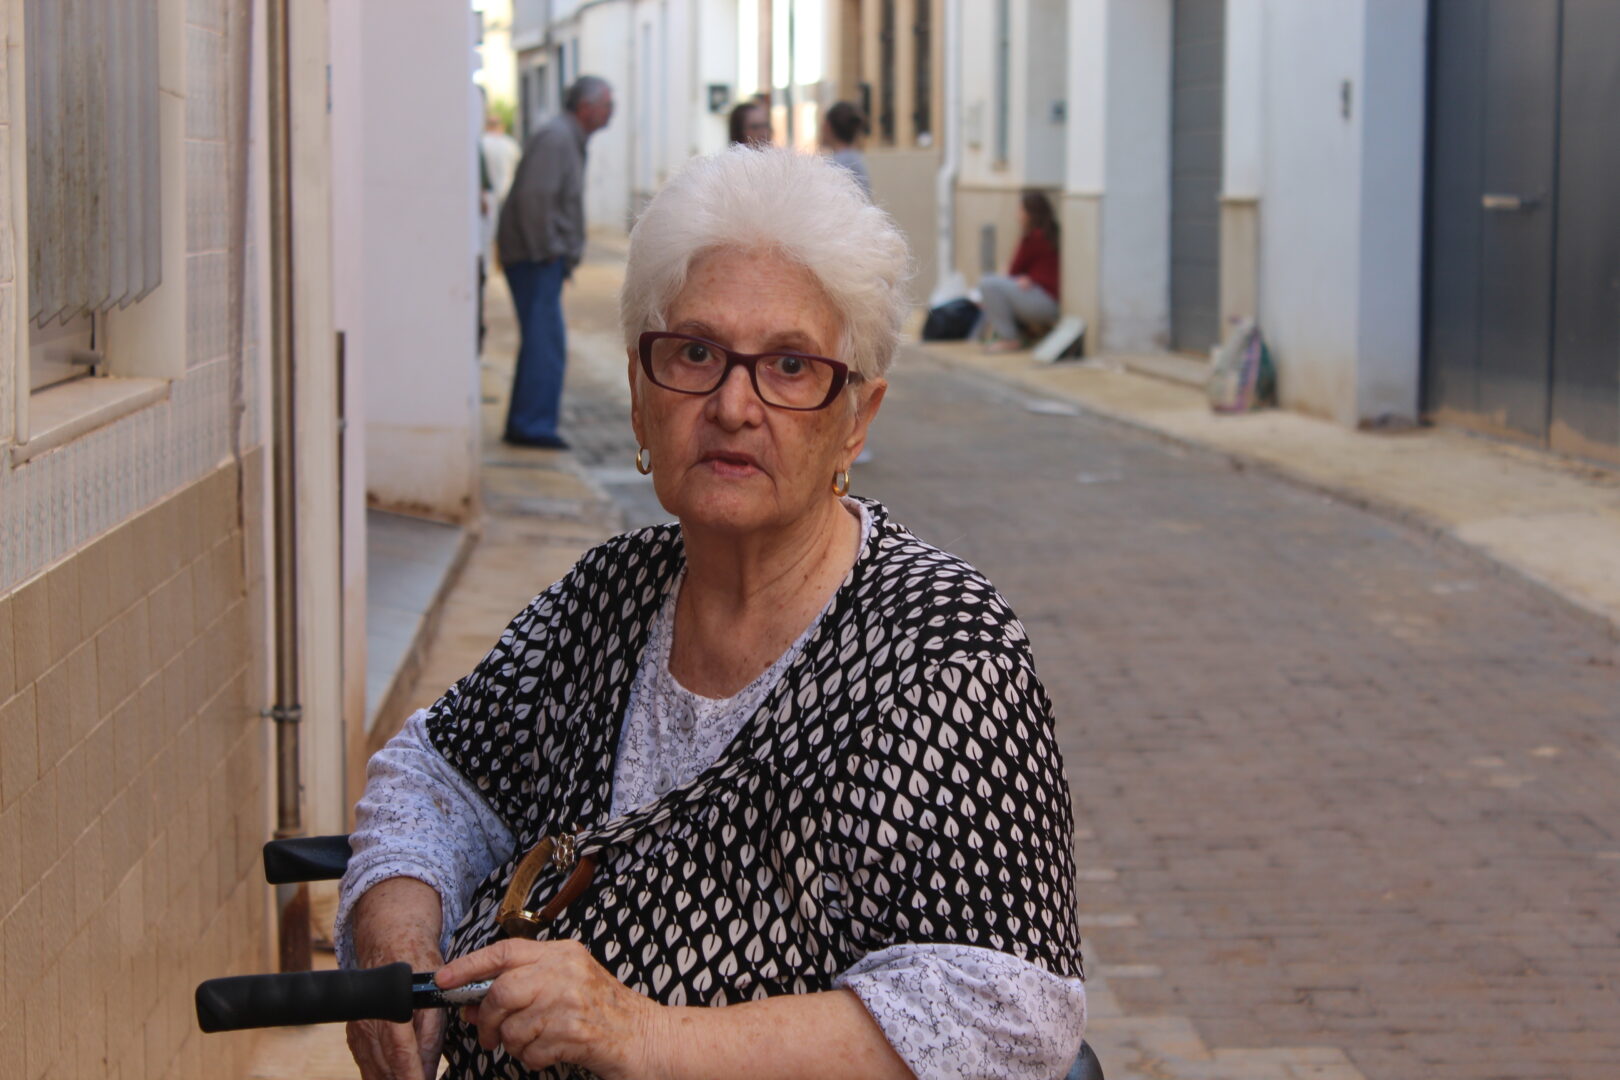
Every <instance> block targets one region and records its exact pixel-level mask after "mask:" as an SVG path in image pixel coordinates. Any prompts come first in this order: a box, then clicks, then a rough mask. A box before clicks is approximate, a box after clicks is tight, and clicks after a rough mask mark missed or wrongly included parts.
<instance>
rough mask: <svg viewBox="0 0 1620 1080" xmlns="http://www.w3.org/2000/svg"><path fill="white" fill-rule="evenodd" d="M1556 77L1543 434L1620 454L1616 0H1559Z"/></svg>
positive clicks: (1576, 450) (1583, 449)
mask: <svg viewBox="0 0 1620 1080" xmlns="http://www.w3.org/2000/svg"><path fill="white" fill-rule="evenodd" d="M1559 76H1560V78H1559V83H1560V93H1559V102H1560V105H1559V118H1558V241H1557V243H1558V255H1557V266H1556V273H1557V278H1556V280H1557V289H1556V295H1555V299H1554V311H1553V382H1552V398H1553V400H1552V422H1551V425H1550V430H1549V432H1548V441H1549V443H1550V444H1551V445H1552V447H1553V448H1554V449H1556V450H1562V451H1564V452H1566V453H1571V454H1581V455H1584V456H1586V457H1595V458H1606V459H1608V460H1620V115H1617V111H1620V4H1617V3H1615V2H1614V0H1564V33H1563V65H1562V70H1561V71H1560V73H1559Z"/></svg>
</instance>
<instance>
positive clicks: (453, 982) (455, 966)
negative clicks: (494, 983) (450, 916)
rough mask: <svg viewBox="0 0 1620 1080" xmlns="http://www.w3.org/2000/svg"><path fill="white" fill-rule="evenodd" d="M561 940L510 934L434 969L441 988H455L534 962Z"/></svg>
mask: <svg viewBox="0 0 1620 1080" xmlns="http://www.w3.org/2000/svg"><path fill="white" fill-rule="evenodd" d="M555 944H559V943H558V942H541V941H523V940H521V939H519V938H506V939H504V940H502V941H497V942H496V943H495V944H493V945H487V946H485V947H484V948H482V949H479V950H478V951H476V952H470V953H468V954H467V955H466V956H458V957H456V958H455V959H454V960H452V961H450V962H449V963H448V964H446V965H444V967H442V968H440V969H439V970H438V971H437V972H435V973H434V976H433V981H434V982H436V983H438V984H439V989H441V990H454V989H455V988H456V987H458V986H464V985H466V984H467V983H470V982H477V981H478V980H479V979H491V978H494V977H495V976H497V975H499V974H500V973H501V972H503V971H508V970H510V969H512V968H514V967H517V966H518V965H519V964H526V963H533V962H534V961H535V960H536V959H537V958H538V957H539V956H540V954H541V953H542V952H543V951H544V949H545V947H546V946H547V945H555Z"/></svg>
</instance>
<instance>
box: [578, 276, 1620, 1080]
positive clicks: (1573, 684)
mask: <svg viewBox="0 0 1620 1080" xmlns="http://www.w3.org/2000/svg"><path fill="white" fill-rule="evenodd" d="M612 271H613V267H612V260H611V259H603V258H601V257H598V259H596V260H593V262H592V263H590V264H588V265H587V266H586V267H584V268H582V276H581V285H580V286H579V287H578V288H577V289H575V290H573V291H572V293H571V295H570V297H569V305H570V308H569V310H570V319H571V325H572V326H573V327H574V328H575V329H574V330H573V332H574V334H575V338H574V340H575V343H576V345H575V362H574V367H573V368H572V369H571V370H570V375H569V379H570V382H569V398H568V405H567V408H568V410H569V415H568V423H567V424H566V425H565V430H566V433H567V435H568V437H569V438H570V439H571V440H572V441H573V443H574V446H575V451H576V457H577V459H578V461H579V463H580V464H581V465H582V466H584V468H585V471H586V473H587V474H588V475H590V476H591V477H592V478H593V479H594V480H595V481H596V482H597V483H598V484H599V485H600V486H602V487H603V488H604V489H605V490H607V491H608V492H610V493H611V494H612V496H613V498H614V501H615V502H616V503H617V504H618V506H619V509H620V510H621V511H622V513H623V514H624V516H625V520H626V522H627V523H629V524H635V523H638V522H641V521H651V520H661V519H662V518H663V517H664V515H663V514H662V512H661V510H660V509H659V508H658V507H657V504H656V501H655V500H654V499H653V498H652V497H651V490H650V484H648V483H647V482H646V481H645V480H643V479H642V478H640V477H638V476H636V475H635V473H634V470H633V469H632V468H631V467H630V465H631V458H632V456H633V454H634V450H635V444H634V442H633V440H632V438H631V436H630V432H629V427H628V422H627V417H626V413H625V400H626V399H625V391H624V359H623V357H624V353H623V351H622V346H620V345H619V344H618V343H617V339H616V336H615V335H616V331H615V330H614V328H613V325H612V315H613V310H612V305H611V299H612V291H611V285H612ZM872 445H873V451H874V455H875V461H874V462H873V463H872V464H871V465H868V466H865V467H863V468H859V469H857V470H856V471H855V480H854V484H855V491H856V492H857V493H859V494H866V495H871V496H874V497H876V498H878V499H880V500H882V501H884V502H885V503H887V504H888V505H889V507H890V508H891V509H892V511H893V512H894V514H895V516H896V517H897V519H898V520H900V521H902V522H905V523H906V524H908V525H909V526H910V527H911V528H912V529H914V530H915V531H916V532H917V533H918V534H919V535H920V536H922V537H923V538H925V539H927V540H930V541H932V542H934V543H936V544H939V545H940V546H942V547H945V548H948V549H950V550H952V551H955V552H958V553H960V554H962V555H964V556H966V557H967V558H969V559H971V560H972V561H973V562H974V563H975V564H977V565H978V566H979V567H980V568H981V569H982V570H984V571H985V572H986V573H987V574H989V575H990V577H991V578H992V580H994V581H995V582H996V583H997V584H998V585H999V587H1000V588H1001V589H1002V591H1003V592H1004V593H1005V594H1006V595H1007V597H1008V598H1009V599H1010V600H1011V601H1012V603H1013V605H1014V607H1015V608H1016V609H1017V611H1018V612H1019V613H1020V615H1021V616H1022V618H1023V620H1024V621H1025V623H1026V624H1027V626H1028V628H1029V631H1030V635H1031V637H1032V639H1033V641H1034V644H1035V650H1036V657H1037V661H1038V663H1039V665H1040V669H1041V672H1042V675H1043V677H1044V679H1045V680H1046V682H1047V685H1048V687H1049V688H1050V690H1051V693H1052V695H1053V697H1054V699H1055V701H1056V703H1057V707H1058V716H1059V725H1060V728H1059V737H1060V741H1061V744H1062V746H1063V749H1064V752H1065V754H1066V757H1067V763H1068V769H1069V776H1070V782H1071V784H1072V786H1073V792H1074V798H1075V808H1076V823H1077V826H1078V828H1079V830H1080V833H1079V835H1080V840H1079V843H1078V856H1079V858H1078V865H1079V868H1080V875H1081V879H1082V880H1081V886H1080V897H1081V907H1082V918H1083V921H1084V924H1085V933H1086V936H1087V940H1088V945H1089V946H1090V950H1089V951H1090V952H1091V954H1092V957H1093V960H1092V964H1093V973H1094V977H1093V984H1092V992H1093V1016H1092V1032H1093V1041H1094V1042H1095V1044H1096V1045H1097V1046H1098V1047H1099V1048H1100V1049H1101V1050H1103V1052H1104V1062H1105V1064H1106V1065H1107V1066H1108V1069H1109V1076H1110V1077H1111V1078H1113V1077H1118V1076H1159V1077H1184V1076H1185V1077H1191V1076H1198V1077H1217V1076H1218V1077H1234V1078H1236V1077H1249V1078H1254V1077H1259V1078H1266V1077H1273V1076H1275V1077H1292V1076H1317V1077H1332V1078H1335V1080H1351V1078H1353V1077H1357V1076H1363V1077H1369V1078H1372V1077H1378V1078H1383V1077H1390V1078H1396V1077H1418V1076H1437V1077H1441V1076H1443V1077H1478V1078H1486V1077H1515V1078H1518V1077H1570V1078H1574V1077H1594V1078H1595V1077H1598V1076H1612V1075H1613V1073H1612V1070H1613V1068H1614V1063H1615V1061H1617V1060H1620V983H1617V980H1620V975H1617V973H1620V888H1617V886H1620V836H1616V834H1615V823H1616V822H1620V790H1617V789H1616V787H1615V785H1614V784H1613V782H1612V777H1613V772H1614V769H1615V767H1616V763H1617V760H1620V669H1617V668H1616V667H1615V666H1614V663H1613V660H1612V656H1613V645H1612V643H1611V642H1610V640H1609V638H1608V636H1607V633H1606V632H1605V631H1604V630H1603V629H1601V628H1600V627H1599V626H1597V625H1596V624H1595V623H1594V622H1592V621H1591V620H1588V619H1586V618H1584V617H1582V616H1579V615H1577V614H1575V613H1573V612H1572V611H1571V610H1570V609H1568V608H1566V607H1565V606H1564V605H1562V604H1561V603H1559V602H1556V601H1554V600H1552V599H1550V598H1548V597H1547V596H1546V595H1545V594H1543V593H1541V592H1539V591H1537V590H1535V589H1533V588H1531V587H1529V586H1526V585H1524V584H1521V583H1520V582H1519V581H1517V580H1515V579H1513V578H1511V577H1509V576H1507V575H1504V574H1502V573H1500V572H1499V571H1498V570H1497V569H1496V568H1495V567H1494V566H1493V565H1492V564H1490V563H1488V562H1486V561H1485V560H1483V559H1481V558H1479V557H1478V556H1476V555H1474V554H1472V553H1470V552H1466V551H1461V550H1458V549H1457V548H1455V547H1454V546H1445V545H1442V544H1440V543H1437V542H1436V541H1434V540H1432V539H1431V538H1429V537H1427V536H1426V535H1423V534H1420V533H1418V532H1416V531H1414V530H1411V529H1408V528H1407V527H1405V526H1401V525H1396V524H1392V523H1390V522H1388V521H1385V520H1384V519H1381V518H1379V517H1377V516H1374V515H1372V514H1369V513H1366V512H1364V511H1361V510H1358V509H1353V508H1351V507H1348V506H1345V505H1343V504H1341V503H1339V502H1336V501H1334V500H1332V499H1329V498H1326V497H1324V496H1321V495H1318V494H1315V493H1310V492H1306V491H1304V490H1301V489H1299V488H1297V487H1294V486H1291V485H1289V484H1286V483H1284V482H1281V481H1278V480H1276V479H1272V478H1267V477H1261V476H1256V475H1250V474H1247V473H1244V472H1240V471H1237V470H1234V469H1233V468H1231V467H1230V466H1229V465H1227V464H1226V463H1225V462H1224V461H1221V460H1217V459H1214V458H1212V457H1205V456H1202V455H1200V454H1198V453H1195V452H1189V451H1184V450H1181V449H1178V448H1175V447H1173V446H1170V445H1168V444H1166V443H1163V442H1161V441H1158V440H1156V439H1154V438H1152V437H1150V436H1147V435H1144V434H1141V433H1138V432H1134V431H1129V430H1125V429H1123V428H1120V427H1118V426H1115V425H1112V424H1109V423H1106V422H1103V421H1100V420H1096V419H1092V418H1088V417H1087V416H1084V415H1079V414H1078V410H1076V409H1074V408H1073V407H1072V406H1069V405H1067V404H1066V403H1063V402H1058V401H1053V400H1050V399H1040V398H1032V397H1031V396H1030V395H1029V394H1028V393H1027V392H1025V391H1022V390H1016V389H1013V388H1010V387H1008V386H1006V385H1004V384H1001V383H998V382H995V381H991V380H989V379H987V378H985V377H983V376H978V375H971V374H966V373H962V372H958V371H953V370H951V369H949V368H947V367H945V366H944V365H942V364H940V363H938V362H937V361H934V360H931V359H929V358H927V357H925V356H923V355H922V354H921V353H919V352H915V351H912V352H908V353H906V354H905V355H903V356H902V357H901V359H900V360H899V361H898V362H897V364H896V366H895V368H894V370H893V372H892V373H891V389H890V392H889V396H888V398H887V401H886V403H885V406H884V409H883V413H882V416H881V417H880V418H879V421H878V424H877V426H876V429H875V435H874V438H873V444H872Z"/></svg>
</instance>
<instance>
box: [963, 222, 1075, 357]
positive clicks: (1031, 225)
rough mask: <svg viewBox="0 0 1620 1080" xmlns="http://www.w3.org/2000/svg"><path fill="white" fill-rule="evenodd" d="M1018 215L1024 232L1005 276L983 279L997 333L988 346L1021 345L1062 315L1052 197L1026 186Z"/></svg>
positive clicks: (1010, 347) (1006, 347) (990, 318)
mask: <svg viewBox="0 0 1620 1080" xmlns="http://www.w3.org/2000/svg"><path fill="white" fill-rule="evenodd" d="M1018 218H1019V224H1020V225H1021V226H1022V229H1023V235H1022V237H1021V238H1020V239H1019V241H1018V249H1017V250H1016V251H1015V252H1013V258H1012V265H1011V266H1010V267H1008V269H1007V274H1006V276H1002V275H1000V274H990V275H988V276H986V277H983V278H980V279H979V293H980V295H981V296H982V297H983V307H984V315H985V318H986V320H988V322H989V329H990V332H991V334H992V335H994V336H993V337H992V339H991V341H990V342H989V344H987V345H986V346H985V348H986V349H987V350H988V351H990V352H1013V351H1016V350H1018V349H1021V348H1023V347H1024V340H1023V339H1024V338H1025V337H1029V338H1035V337H1039V336H1040V335H1041V334H1044V333H1046V332H1047V331H1048V330H1050V329H1051V328H1052V327H1053V325H1054V324H1055V323H1056V322H1057V320H1058V297H1059V296H1061V295H1062V291H1061V287H1060V281H1061V277H1060V275H1061V273H1062V268H1061V265H1060V260H1059V258H1058V225H1057V217H1056V215H1055V214H1053V213H1052V203H1051V201H1050V200H1049V199H1047V197H1046V195H1045V194H1044V193H1043V192H1039V191H1034V190H1026V191H1025V192H1024V193H1023V195H1022V196H1021V197H1020V199H1019V205H1018Z"/></svg>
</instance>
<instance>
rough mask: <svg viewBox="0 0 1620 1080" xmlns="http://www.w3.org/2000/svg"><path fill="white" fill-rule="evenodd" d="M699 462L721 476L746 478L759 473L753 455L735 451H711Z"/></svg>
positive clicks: (757, 464)
mask: <svg viewBox="0 0 1620 1080" xmlns="http://www.w3.org/2000/svg"><path fill="white" fill-rule="evenodd" d="M701 460H702V463H703V464H705V465H707V466H709V468H711V469H713V470H714V471H715V472H716V473H718V474H719V475H721V476H747V475H748V474H750V473H755V472H758V471H760V470H759V462H758V461H756V460H755V459H754V457H753V455H751V454H744V453H740V452H738V451H735V450H711V451H709V452H708V453H707V454H704V455H703V457H702V459H701Z"/></svg>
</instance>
